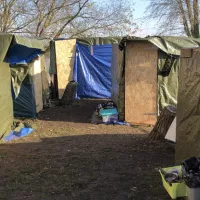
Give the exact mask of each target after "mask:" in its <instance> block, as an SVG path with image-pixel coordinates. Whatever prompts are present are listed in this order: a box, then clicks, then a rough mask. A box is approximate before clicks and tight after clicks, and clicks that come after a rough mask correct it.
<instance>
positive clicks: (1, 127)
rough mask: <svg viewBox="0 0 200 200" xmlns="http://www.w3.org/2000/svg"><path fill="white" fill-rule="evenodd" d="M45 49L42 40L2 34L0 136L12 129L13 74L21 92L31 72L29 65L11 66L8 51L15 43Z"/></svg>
mask: <svg viewBox="0 0 200 200" xmlns="http://www.w3.org/2000/svg"><path fill="white" fill-rule="evenodd" d="M16 44H17V45H19V46H20V47H21V46H24V47H26V48H27V47H28V48H33V49H40V50H41V51H44V45H43V41H42V40H37V39H31V38H26V37H20V36H15V35H12V34H0V47H1V48H0V111H1V112H0V138H1V137H2V136H3V135H4V134H5V133H6V132H7V131H9V130H10V128H11V125H12V123H13V101H12V95H11V75H12V77H13V80H14V82H13V83H14V87H15V88H16V91H18V92H19V88H20V85H21V83H22V81H23V80H24V78H25V77H26V75H27V74H28V73H29V67H30V66H29V65H27V66H26V65H23V66H22V65H21V66H13V67H12V68H10V66H9V58H8V51H9V49H10V48H11V47H12V46H13V45H16Z"/></svg>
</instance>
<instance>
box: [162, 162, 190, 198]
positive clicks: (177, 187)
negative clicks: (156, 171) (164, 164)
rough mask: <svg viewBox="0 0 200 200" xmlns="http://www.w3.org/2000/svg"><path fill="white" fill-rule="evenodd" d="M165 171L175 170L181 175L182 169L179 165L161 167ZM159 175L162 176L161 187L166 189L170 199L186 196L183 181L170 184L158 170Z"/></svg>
mask: <svg viewBox="0 0 200 200" xmlns="http://www.w3.org/2000/svg"><path fill="white" fill-rule="evenodd" d="M163 170H164V171H165V172H170V171H173V170H177V171H178V173H179V175H182V170H181V166H175V167H168V168H163ZM160 175H161V177H162V183H163V187H164V188H165V189H166V190H167V192H168V194H169V195H170V197H171V198H172V199H176V198H178V197H186V196H187V190H186V185H185V182H181V183H172V185H171V186H170V185H169V183H167V182H166V181H165V178H164V175H163V174H162V173H161V172H160Z"/></svg>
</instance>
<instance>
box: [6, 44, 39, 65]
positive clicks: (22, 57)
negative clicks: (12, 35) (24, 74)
mask: <svg viewBox="0 0 200 200" xmlns="http://www.w3.org/2000/svg"><path fill="white" fill-rule="evenodd" d="M41 53H42V51H41V50H40V49H35V48H28V47H25V46H22V45H19V44H16V45H14V46H12V47H11V48H10V49H9V51H8V56H9V63H10V64H11V65H17V64H25V65H26V64H27V63H30V62H31V61H32V60H34V59H35V58H37V57H38V56H39V55H40V54H41Z"/></svg>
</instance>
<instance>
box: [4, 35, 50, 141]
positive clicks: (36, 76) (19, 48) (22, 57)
mask: <svg viewBox="0 0 200 200" xmlns="http://www.w3.org/2000/svg"><path fill="white" fill-rule="evenodd" d="M0 46H1V48H0V82H1V89H0V110H1V114H0V137H2V136H3V135H4V134H5V132H6V131H7V130H9V129H10V127H11V125H12V123H13V117H14V115H15V116H20V117H35V115H36V113H37V112H38V111H40V110H41V109H42V108H43V99H44V97H45V96H46V95H47V93H48V92H47V91H48V87H49V86H48V79H47V73H46V68H45V67H46V66H45V64H44V62H43V61H42V60H44V57H43V52H44V45H43V42H42V41H40V40H38V39H30V38H25V37H20V36H16V35H11V34H0ZM36 58H37V61H35V59H36ZM39 62H43V64H41V65H40V64H39V65H38V63H39ZM35 65H37V66H35ZM41 91H42V92H41ZM13 111H14V114H13Z"/></svg>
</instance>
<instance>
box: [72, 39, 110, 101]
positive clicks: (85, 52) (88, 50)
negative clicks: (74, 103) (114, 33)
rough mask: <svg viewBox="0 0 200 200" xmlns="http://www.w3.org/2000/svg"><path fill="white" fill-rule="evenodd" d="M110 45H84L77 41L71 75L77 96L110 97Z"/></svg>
mask: <svg viewBox="0 0 200 200" xmlns="http://www.w3.org/2000/svg"><path fill="white" fill-rule="evenodd" d="M111 60H112V45H111V44H105V45H94V46H86V45H83V44H80V43H78V42H77V45H76V59H75V65H74V72H73V77H74V80H75V81H76V82H77V83H78V88H77V97H78V98H110V97H111Z"/></svg>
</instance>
